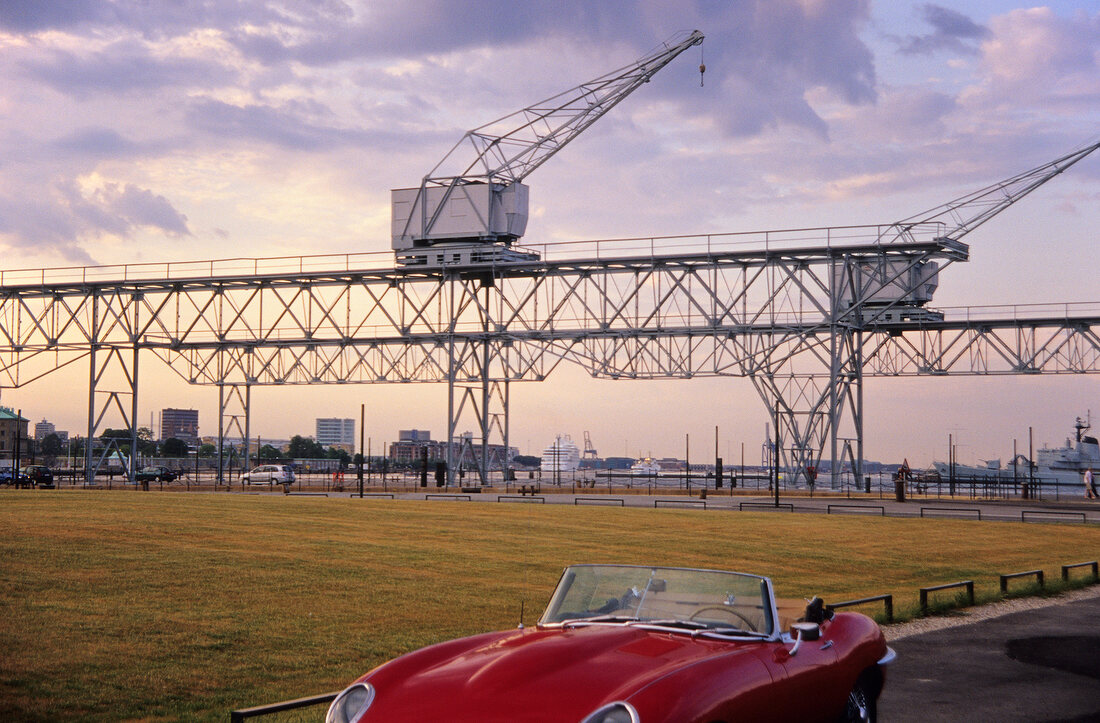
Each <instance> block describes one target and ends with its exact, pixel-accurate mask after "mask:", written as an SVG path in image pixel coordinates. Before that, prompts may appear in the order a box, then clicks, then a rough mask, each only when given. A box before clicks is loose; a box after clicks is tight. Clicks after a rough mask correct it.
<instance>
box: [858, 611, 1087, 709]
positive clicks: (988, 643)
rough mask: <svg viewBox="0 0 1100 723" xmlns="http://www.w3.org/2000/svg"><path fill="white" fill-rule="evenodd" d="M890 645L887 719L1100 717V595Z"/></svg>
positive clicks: (884, 696)
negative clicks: (892, 658)
mask: <svg viewBox="0 0 1100 723" xmlns="http://www.w3.org/2000/svg"><path fill="white" fill-rule="evenodd" d="M890 645H891V647H892V648H894V650H896V651H897V653H898V659H897V660H896V661H895V662H894V664H892V665H891V666H890V669H889V672H888V673H887V675H888V681H887V684H886V689H885V690H884V691H883V693H882V697H881V698H880V699H879V720H881V721H884V723H893V722H894V721H921V722H922V723H923V722H925V721H998V723H1007V722H1010V721H1028V722H1029V723H1030V722H1032V721H1048V722H1053V721H1062V722H1066V721H1075V722H1083V721H1100V597H1093V598H1090V599H1086V600H1079V601H1077V602H1072V603H1066V604H1062V605H1051V606H1049V607H1045V608H1040V609H1037V610H1027V611H1023V612H1017V613H1012V614H1009V615H1005V616H1002V617H999V618H993V619H990V620H984V621H980V622H976V623H972V624H969V625H961V626H958V627H954V628H949V629H944V630H936V631H932V632H928V633H923V634H920V635H914V636H912V637H908V638H904V639H902V640H897V641H894V642H893V643H891V644H890Z"/></svg>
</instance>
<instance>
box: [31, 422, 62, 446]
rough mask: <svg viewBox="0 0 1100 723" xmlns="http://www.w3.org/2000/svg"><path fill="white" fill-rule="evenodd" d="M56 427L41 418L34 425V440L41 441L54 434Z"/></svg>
mask: <svg viewBox="0 0 1100 723" xmlns="http://www.w3.org/2000/svg"><path fill="white" fill-rule="evenodd" d="M56 433H57V428H56V427H54V426H53V422H47V421H46V420H45V419H43V420H42V421H41V422H38V423H37V424H35V425H34V441H36V442H41V441H42V440H43V439H45V438H46V437H48V436H50V435H51V434H56Z"/></svg>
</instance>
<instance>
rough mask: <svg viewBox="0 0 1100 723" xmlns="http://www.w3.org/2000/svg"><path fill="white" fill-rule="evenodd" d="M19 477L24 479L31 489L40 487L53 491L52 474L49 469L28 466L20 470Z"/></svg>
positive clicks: (39, 466)
mask: <svg viewBox="0 0 1100 723" xmlns="http://www.w3.org/2000/svg"><path fill="white" fill-rule="evenodd" d="M20 476H21V477H25V478H26V479H27V481H28V482H30V484H31V487H42V488H43V489H48V490H52V489H53V472H51V471H50V468H49V467H47V466H45V465H42V464H30V465H27V466H26V467H24V468H23V469H22V470H20Z"/></svg>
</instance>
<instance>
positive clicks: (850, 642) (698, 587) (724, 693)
mask: <svg viewBox="0 0 1100 723" xmlns="http://www.w3.org/2000/svg"><path fill="white" fill-rule="evenodd" d="M798 618H802V619H801V620H798ZM893 657H894V653H893V651H892V650H890V649H889V648H888V647H886V642H885V639H884V638H883V635H882V632H881V631H880V630H879V627H878V625H876V624H875V623H874V621H872V620H871V619H869V618H867V617H865V616H863V615H858V614H854V613H836V614H831V613H829V612H827V611H825V610H823V606H822V604H821V600H820V599H819V598H814V599H813V600H812V601H810V604H809V605H806V604H805V602H802V603H799V604H798V609H797V610H791V609H790V608H789V607H788V606H787V605H784V604H779V605H777V604H776V599H775V596H774V593H773V589H772V583H771V581H770V580H769V579H768V578H765V577H759V576H756V575H746V574H742V573H734V572H719V571H715V570H692V569H682V568H667V567H638V566H632V565H573V566H570V567H568V568H566V570H565V572H564V574H563V575H562V577H561V580H560V581H559V582H558V587H557V589H556V590H555V591H554V594H553V597H552V598H551V600H550V604H549V605H548V606H547V608H546V612H544V613H543V615H542V618H540V619H539V621H538V625H537V626H536V627H535V628H524V627H522V626H521V627H520V628H519V629H517V630H508V631H503V632H495V633H486V634H484V635H476V636H474V637H470V638H463V639H460V640H453V641H450V642H446V643H440V644H438V645H433V646H430V647H427V648H423V649H421V650H417V651H415V652H412V653H409V654H407V655H403V656H401V657H399V658H397V659H395V660H391V661H390V662H388V663H385V664H383V665H381V666H379V667H377V668H375V669H374V670H372V671H370V672H369V673H367V674H366V675H364V676H363V677H362V678H360V679H359V680H357V681H356V682H355V683H354V684H352V685H351V686H350V687H348V688H347V689H345V690H344V691H343V692H341V693H340V694H339V695H338V696H337V697H336V699H335V700H334V701H333V703H332V705H331V706H330V708H329V710H328V715H327V717H326V719H325V720H326V723H352V722H353V721H362V722H363V723H370V722H371V721H387V722H388V723H397V722H401V721H408V722H413V721H415V722H417V723H424V722H426V721H448V723H475V722H476V723H493V722H500V723H504V722H505V721H507V722H508V723H515V721H525V722H526V723H538V722H543V721H545V722H546V723H551V722H553V723H734V722H735V721H800V722H802V723H805V722H808V721H829V722H832V721H869V720H870V721H873V720H875V702H876V700H877V698H878V695H879V692H880V691H881V689H882V685H883V682H884V679H885V678H884V672H883V668H884V666H885V665H886V664H887V663H888V662H890V661H891V660H892V659H893Z"/></svg>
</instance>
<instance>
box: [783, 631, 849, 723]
mask: <svg viewBox="0 0 1100 723" xmlns="http://www.w3.org/2000/svg"><path fill="white" fill-rule="evenodd" d="M769 647H770V648H771V650H770V651H769V652H768V653H767V654H765V655H764V656H763V658H764V660H763V662H764V664H765V665H766V666H768V669H769V671H770V672H771V674H772V680H773V681H774V683H775V687H776V690H777V692H779V693H780V694H779V695H777V696H775V701H776V703H777V704H778V705H779V706H780V708H781V709H782V710H781V712H780V711H777V713H779V715H777V716H776V720H790V721H806V722H807V723H808V722H810V721H832V720H835V718H836V716H837V715H838V714H839V711H840V706H841V705H842V703H843V701H844V700H845V698H846V697H847V694H848V688H847V686H846V683H845V682H844V679H843V678H844V676H843V675H842V674H841V670H840V666H839V665H838V664H837V657H836V650H835V648H834V645H833V641H832V640H829V639H828V636H827V635H823V636H822V637H821V638H820V639H818V640H814V641H804V642H803V643H802V645H800V646H799V647H798V650H797V652H796V653H795V654H794V655H791V654H790V651H791V650H792V649H794V642H793V641H792V642H784V643H776V644H774V645H772V646H769Z"/></svg>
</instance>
